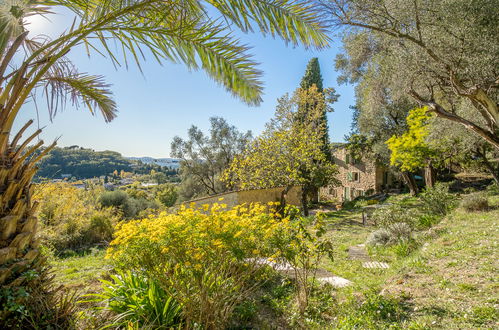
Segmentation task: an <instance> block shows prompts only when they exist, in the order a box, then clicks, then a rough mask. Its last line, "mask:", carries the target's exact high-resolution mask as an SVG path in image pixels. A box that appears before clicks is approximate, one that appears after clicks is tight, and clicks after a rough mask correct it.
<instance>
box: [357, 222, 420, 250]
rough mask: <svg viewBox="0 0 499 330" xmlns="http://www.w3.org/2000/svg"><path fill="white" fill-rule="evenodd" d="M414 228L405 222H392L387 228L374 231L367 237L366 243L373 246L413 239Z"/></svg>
mask: <svg viewBox="0 0 499 330" xmlns="http://www.w3.org/2000/svg"><path fill="white" fill-rule="evenodd" d="M412 231H413V230H412V228H411V226H410V225H408V224H407V223H404V222H397V223H392V224H391V225H389V226H388V227H387V228H381V229H378V230H376V231H374V232H372V233H371V234H370V235H369V237H368V238H367V241H366V244H367V245H372V246H384V245H392V244H396V243H399V242H407V241H409V240H411V236H412Z"/></svg>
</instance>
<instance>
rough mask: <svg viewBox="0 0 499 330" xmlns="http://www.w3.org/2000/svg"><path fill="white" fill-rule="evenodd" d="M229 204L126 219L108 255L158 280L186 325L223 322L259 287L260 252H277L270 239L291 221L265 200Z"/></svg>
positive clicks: (213, 325) (218, 325) (220, 324)
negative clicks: (228, 206)
mask: <svg viewBox="0 0 499 330" xmlns="http://www.w3.org/2000/svg"><path fill="white" fill-rule="evenodd" d="M225 207H226V206H225V205H223V204H220V205H219V204H215V205H213V206H212V207H211V209H210V207H209V205H205V206H204V209H203V210H195V209H191V208H185V207H181V209H180V210H179V212H178V214H166V213H162V214H161V215H160V216H158V217H157V218H152V217H151V218H146V219H143V220H136V221H130V222H127V223H123V224H122V225H121V226H119V230H118V231H117V232H116V235H115V237H116V238H115V240H114V241H113V242H111V248H110V249H109V250H108V256H109V257H111V258H112V259H114V260H115V262H116V263H117V264H118V265H121V266H122V268H123V269H131V270H134V271H136V272H141V273H143V274H145V275H147V276H148V277H151V278H152V279H154V280H155V281H157V282H158V283H159V284H160V285H161V286H162V288H163V289H164V290H166V291H167V292H168V294H170V295H172V296H173V297H174V298H175V299H176V300H177V301H178V302H179V303H180V304H181V305H182V315H183V317H184V318H185V320H186V322H187V324H188V326H189V325H191V326H192V325H194V324H198V325H202V326H203V327H206V328H224V327H225V326H226V325H227V324H228V323H229V321H230V319H231V317H232V315H233V312H234V308H235V306H237V305H238V304H239V303H241V302H242V301H244V300H245V299H247V297H248V296H249V295H250V293H252V292H254V290H256V288H257V287H258V285H259V282H258V278H259V276H260V274H261V270H262V268H263V267H262V262H261V261H260V260H263V259H259V258H266V257H268V256H271V255H273V254H274V253H273V252H274V251H273V250H271V248H270V246H269V244H268V242H269V240H270V239H271V237H272V236H273V235H274V234H275V232H276V230H277V228H278V227H280V226H286V224H287V223H288V221H287V220H286V221H284V220H283V221H280V220H277V219H275V218H274V213H268V212H267V210H266V207H265V206H261V205H252V206H250V207H245V206H239V207H236V208H235V209H233V210H230V211H224V210H223V209H224V208H225Z"/></svg>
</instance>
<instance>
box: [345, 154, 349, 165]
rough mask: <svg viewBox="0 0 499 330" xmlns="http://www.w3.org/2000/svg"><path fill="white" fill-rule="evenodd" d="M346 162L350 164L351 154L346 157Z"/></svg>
mask: <svg viewBox="0 0 499 330" xmlns="http://www.w3.org/2000/svg"><path fill="white" fill-rule="evenodd" d="M345 163H347V164H350V155H349V154H347V156H346V157H345Z"/></svg>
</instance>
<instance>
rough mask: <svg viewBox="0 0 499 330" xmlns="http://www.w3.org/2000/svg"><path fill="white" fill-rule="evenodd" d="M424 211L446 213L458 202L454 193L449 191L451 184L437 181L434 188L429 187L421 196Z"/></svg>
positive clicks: (437, 213)
mask: <svg viewBox="0 0 499 330" xmlns="http://www.w3.org/2000/svg"><path fill="white" fill-rule="evenodd" d="M420 199H421V201H422V202H423V211H425V212H426V213H428V214H435V215H446V214H447V213H448V212H449V211H450V210H452V209H453V208H454V206H455V204H456V199H455V197H454V195H452V194H450V193H449V185H448V184H446V183H442V182H437V183H436V184H435V186H434V187H433V188H427V189H425V191H424V192H423V193H421V196H420Z"/></svg>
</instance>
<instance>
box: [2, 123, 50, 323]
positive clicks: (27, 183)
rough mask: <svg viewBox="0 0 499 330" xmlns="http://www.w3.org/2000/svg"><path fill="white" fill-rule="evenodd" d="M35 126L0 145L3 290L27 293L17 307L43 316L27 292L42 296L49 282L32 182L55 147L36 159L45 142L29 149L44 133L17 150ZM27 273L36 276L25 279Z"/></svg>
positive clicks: (10, 314)
mask: <svg viewBox="0 0 499 330" xmlns="http://www.w3.org/2000/svg"><path fill="white" fill-rule="evenodd" d="M32 123H33V121H31V120H30V121H29V122H28V123H27V124H26V125H25V126H24V127H23V128H22V129H21V130H20V131H19V133H18V134H17V135H16V136H15V137H14V138H13V139H12V141H11V142H9V137H8V136H4V140H3V141H2V142H3V143H1V145H0V191H1V195H0V288H1V289H3V290H6V291H4V292H10V293H11V294H14V293H15V292H22V291H24V290H26V292H28V296H26V297H21V296H19V297H16V298H14V300H15V303H18V304H20V305H21V306H23V305H24V306H25V307H27V308H35V309H36V308H40V309H41V310H40V311H39V312H43V309H42V308H41V307H37V306H33V305H36V302H32V301H31V300H33V299H31V300H28V299H30V295H29V289H27V288H28V287H29V288H31V289H33V288H35V289H33V290H35V292H38V293H40V291H36V290H39V288H40V287H43V285H44V284H43V283H42V282H43V281H46V266H45V260H44V258H43V257H41V256H40V252H39V250H38V245H39V242H38V239H36V238H35V234H36V229H37V225H38V220H37V218H36V217H35V211H36V208H37V203H36V202H35V203H33V202H32V200H31V197H32V195H33V189H34V187H33V186H32V183H31V180H32V178H33V176H34V174H35V173H36V170H37V168H36V167H35V164H36V162H37V161H38V160H39V159H41V157H43V156H44V155H45V154H46V153H47V152H48V151H50V150H51V149H52V148H53V147H54V146H55V143H54V144H52V145H51V146H50V147H48V148H46V149H45V150H44V151H42V152H41V153H38V155H37V154H36V152H37V151H38V150H39V148H40V147H41V146H42V145H43V141H40V142H38V143H37V144H35V145H34V146H31V147H28V144H29V143H30V142H31V141H32V140H33V139H34V138H35V137H36V136H37V135H39V134H40V133H41V130H37V131H36V132H35V133H34V134H32V135H31V136H30V137H28V138H27V139H26V140H25V141H24V142H23V143H22V144H21V145H20V146H17V142H19V140H20V139H21V137H22V134H23V133H24V131H25V130H26V129H27V128H28V126H30V125H31V124H32ZM26 149H27V150H26ZM27 271H31V273H32V274H33V275H36V276H33V275H31V276H26V275H25V274H26V272H27ZM36 288H38V289H36ZM50 294H51V293H50V292H47V293H45V294H44V296H45V297H46V299H47V300H46V301H45V303H47V307H46V308H54V307H55V306H48V305H50V304H51V303H50V302H49V300H50V297H49V296H48V295H50ZM14 295H15V294H14ZM11 298H12V296H11ZM6 299H7V298H6V297H5V296H3V297H2V296H0V306H2V305H3V304H4V303H6ZM39 303H40V302H38V304H39ZM17 316H18V317H19V315H17ZM13 317H16V316H15V314H13V312H11V311H7V310H4V311H0V320H2V321H3V322H6V323H7V324H8V323H9V322H10V321H9V320H10V319H11V318H13ZM47 317H48V315H47ZM18 321H19V322H21V321H20V320H18Z"/></svg>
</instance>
